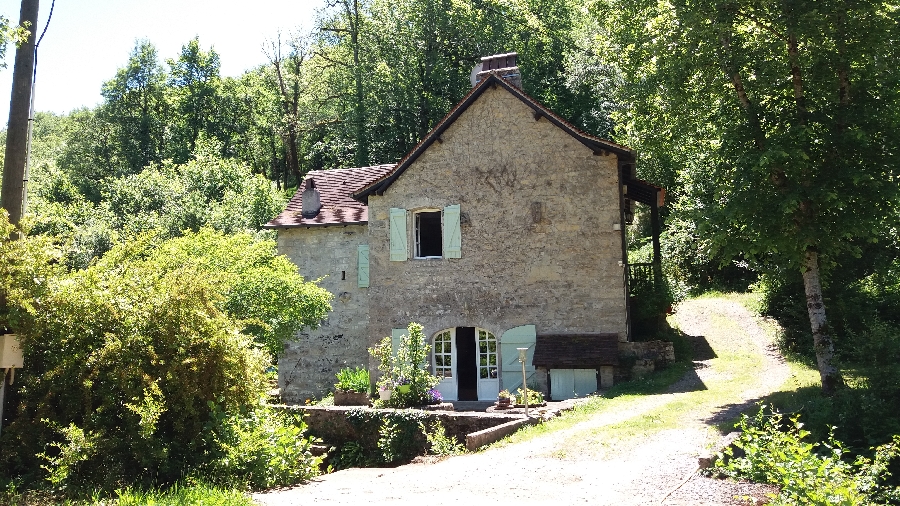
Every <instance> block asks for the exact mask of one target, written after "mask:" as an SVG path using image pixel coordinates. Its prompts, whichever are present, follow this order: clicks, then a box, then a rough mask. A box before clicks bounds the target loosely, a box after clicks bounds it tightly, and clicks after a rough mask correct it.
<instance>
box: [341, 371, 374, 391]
mask: <svg viewBox="0 0 900 506" xmlns="http://www.w3.org/2000/svg"><path fill="white" fill-rule="evenodd" d="M336 376H337V383H335V384H334V388H336V389H337V390H344V391H348V392H358V393H361V394H364V393H368V391H369V387H370V386H371V385H370V384H369V371H368V370H366V369H365V368H363V367H356V368H354V369H351V368H349V367H345V368H343V369H341V370H340V371H338V373H337V374H336Z"/></svg>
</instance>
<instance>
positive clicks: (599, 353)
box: [531, 333, 619, 369]
mask: <svg viewBox="0 0 900 506" xmlns="http://www.w3.org/2000/svg"><path fill="white" fill-rule="evenodd" d="M531 363H532V365H535V366H539V367H547V368H552V369H597V368H598V367H600V366H601V365H619V336H618V335H617V334H612V333H608V334H542V335H538V336H537V337H536V339H535V345H534V358H533V359H532V361H531Z"/></svg>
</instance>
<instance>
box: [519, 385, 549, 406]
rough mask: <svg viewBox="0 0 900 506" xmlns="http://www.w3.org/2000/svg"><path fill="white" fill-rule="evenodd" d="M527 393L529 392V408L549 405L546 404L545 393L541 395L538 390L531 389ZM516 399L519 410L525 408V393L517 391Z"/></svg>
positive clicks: (520, 390)
mask: <svg viewBox="0 0 900 506" xmlns="http://www.w3.org/2000/svg"><path fill="white" fill-rule="evenodd" d="M527 392H528V406H529V407H533V406H546V405H547V403H546V402H544V394H543V393H541V392H539V391H537V390H532V389H530V388H529V389H528V390H527ZM515 398H516V407H517V408H521V407H525V392H523V391H522V389H521V388H520V389H518V390H516V395H515Z"/></svg>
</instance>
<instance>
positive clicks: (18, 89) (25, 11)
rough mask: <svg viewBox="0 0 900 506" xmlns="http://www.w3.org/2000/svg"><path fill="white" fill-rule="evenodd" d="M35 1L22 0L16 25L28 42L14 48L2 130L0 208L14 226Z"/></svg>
mask: <svg viewBox="0 0 900 506" xmlns="http://www.w3.org/2000/svg"><path fill="white" fill-rule="evenodd" d="M38 4H39V1H38V0H22V7H21V10H20V11H19V24H22V23H25V22H28V23H29V24H30V25H29V26H28V30H29V31H30V32H31V33H30V34H29V35H28V39H27V40H26V41H25V42H24V43H23V44H22V45H21V46H19V47H18V49H16V63H15V67H14V68H13V85H12V92H11V94H10V100H9V123H8V124H7V130H6V158H5V159H4V163H3V187H2V190H0V207H3V208H4V209H6V211H7V212H8V213H9V222H10V223H12V224H13V225H18V224H19V220H21V219H22V213H23V212H24V209H23V208H24V199H25V164H26V163H27V159H28V123H29V119H30V116H31V111H30V110H31V92H32V85H33V84H34V44H35V41H36V40H37V38H36V36H37V30H38V27H37V17H38Z"/></svg>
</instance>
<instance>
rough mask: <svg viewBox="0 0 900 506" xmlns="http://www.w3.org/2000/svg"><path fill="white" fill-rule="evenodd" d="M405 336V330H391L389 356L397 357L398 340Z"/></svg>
mask: <svg viewBox="0 0 900 506" xmlns="http://www.w3.org/2000/svg"><path fill="white" fill-rule="evenodd" d="M405 335H406V329H391V354H392V355H394V356H395V357H396V356H397V351H398V350H399V349H400V340H401V339H402V338H403V336H405Z"/></svg>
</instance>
